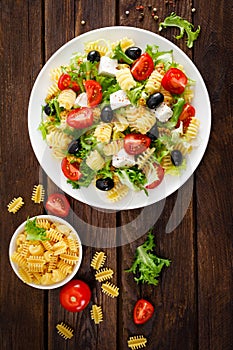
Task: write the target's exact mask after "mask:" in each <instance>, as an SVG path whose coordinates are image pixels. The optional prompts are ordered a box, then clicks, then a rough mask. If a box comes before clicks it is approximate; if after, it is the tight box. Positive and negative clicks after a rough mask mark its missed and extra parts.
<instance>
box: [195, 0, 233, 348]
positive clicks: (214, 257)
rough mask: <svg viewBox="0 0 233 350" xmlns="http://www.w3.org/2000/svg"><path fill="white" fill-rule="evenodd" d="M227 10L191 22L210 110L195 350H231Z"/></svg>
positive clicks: (215, 9)
mask: <svg viewBox="0 0 233 350" xmlns="http://www.w3.org/2000/svg"><path fill="white" fill-rule="evenodd" d="M231 10H232V9H231V5H230V3H229V2H228V1H221V2H220V3H216V2H211V3H209V4H207V3H203V2H199V4H198V6H196V13H195V17H194V18H195V22H196V24H198V23H201V24H202V28H201V30H202V32H201V35H200V40H198V41H197V43H196V45H195V55H194V57H195V62H196V64H197V67H198V68H199V69H200V71H201V73H202V75H203V78H204V80H205V82H206V84H207V88H208V90H209V94H210V99H211V106H212V130H211V135H210V141H209V145H208V148H207V152H206V154H205V156H204V158H203V161H202V162H201V165H200V166H199V168H198V171H197V225H198V226H197V228H198V234H197V239H198V241H197V242H198V245H197V249H198V282H199V284H198V304H199V308H198V313H199V347H200V349H213V350H217V349H224V350H230V349H232V347H233V333H232V323H233V313H232V300H233V295H232V285H233V280H232V265H233V261H232V251H233V250H232V248H233V247H232V238H233V237H232V217H233V215H232V205H231V194H230V193H229V190H230V189H232V162H229V161H228V160H227V159H228V155H229V154H230V152H231V151H230V150H231V149H232V128H231V125H232V119H231V118H232V116H231V114H232V110H231V102H230V96H231V93H230V86H231V76H232V62H231V56H232V49H231V43H232V39H233V32H232V25H231V19H230V15H229V13H230V11H231ZM204 14H205V15H204ZM219 28H221V30H219ZM209 174H211V176H209Z"/></svg>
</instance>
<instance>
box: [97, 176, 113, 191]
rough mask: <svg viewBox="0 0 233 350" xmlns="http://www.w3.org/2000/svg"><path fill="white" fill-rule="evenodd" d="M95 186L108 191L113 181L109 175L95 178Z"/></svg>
mask: <svg viewBox="0 0 233 350" xmlns="http://www.w3.org/2000/svg"><path fill="white" fill-rule="evenodd" d="M96 187H97V188H98V189H99V190H101V191H109V190H111V189H112V188H113V187H114V182H113V180H112V179H111V178H110V177H106V178H105V179H98V180H96Z"/></svg>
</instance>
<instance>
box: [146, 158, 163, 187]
mask: <svg viewBox="0 0 233 350" xmlns="http://www.w3.org/2000/svg"><path fill="white" fill-rule="evenodd" d="M153 166H154V168H155V171H156V172H157V176H158V179H157V180H155V181H153V182H152V183H151V184H149V185H146V186H145V187H146V188H147V189H149V190H151V189H153V188H155V187H157V186H159V185H160V184H161V182H162V181H163V178H164V170H163V168H162V167H161V165H160V164H158V163H153Z"/></svg>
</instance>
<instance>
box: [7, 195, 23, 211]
mask: <svg viewBox="0 0 233 350" xmlns="http://www.w3.org/2000/svg"><path fill="white" fill-rule="evenodd" d="M23 205H24V201H23V198H22V197H18V198H14V199H12V201H10V203H9V204H8V205H7V207H8V211H9V212H10V213H13V214H15V213H16V212H17V211H18V210H19V209H20V208H21V207H22V206H23Z"/></svg>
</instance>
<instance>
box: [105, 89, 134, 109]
mask: <svg viewBox="0 0 233 350" xmlns="http://www.w3.org/2000/svg"><path fill="white" fill-rule="evenodd" d="M130 104H131V103H130V100H129V99H128V97H127V95H126V93H125V91H124V90H118V91H116V92H113V93H112V94H111V95H110V105H111V108H112V109H117V108H121V107H126V106H128V105H130Z"/></svg>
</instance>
